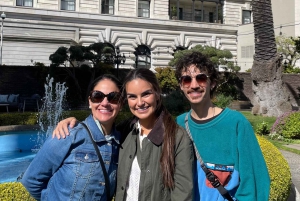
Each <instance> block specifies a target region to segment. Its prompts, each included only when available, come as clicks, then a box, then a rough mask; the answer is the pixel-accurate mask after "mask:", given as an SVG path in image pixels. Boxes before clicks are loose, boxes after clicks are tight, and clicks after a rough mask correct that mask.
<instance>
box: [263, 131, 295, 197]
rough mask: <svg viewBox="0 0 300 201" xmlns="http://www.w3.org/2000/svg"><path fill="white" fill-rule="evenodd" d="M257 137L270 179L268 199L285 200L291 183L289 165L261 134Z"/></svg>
mask: <svg viewBox="0 0 300 201" xmlns="http://www.w3.org/2000/svg"><path fill="white" fill-rule="evenodd" d="M257 139H258V143H259V145H260V148H261V150H262V153H263V155H264V158H265V161H266V164H267V167H268V171H269V175H270V179H271V187H270V196H269V201H286V200H287V198H288V197H289V194H290V187H291V183H292V179H291V173H290V168H289V165H288V163H287V161H286V160H285V158H284V157H283V156H282V154H281V153H280V151H279V150H278V149H277V148H276V147H275V146H274V145H273V144H272V143H270V142H269V141H268V140H266V139H265V138H263V137H261V136H257Z"/></svg>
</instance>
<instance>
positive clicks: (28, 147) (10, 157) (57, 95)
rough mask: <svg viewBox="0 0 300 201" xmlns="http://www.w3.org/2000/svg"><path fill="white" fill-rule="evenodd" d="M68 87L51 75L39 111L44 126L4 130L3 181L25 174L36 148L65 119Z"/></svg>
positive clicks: (0, 149) (0, 150) (0, 140)
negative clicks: (35, 129)
mask: <svg viewBox="0 0 300 201" xmlns="http://www.w3.org/2000/svg"><path fill="white" fill-rule="evenodd" d="M67 89H68V88H67V87H66V86H65V83H62V84H61V83H54V79H53V78H50V76H48V77H47V78H46V84H45V96H44V98H43V105H42V107H41V109H40V111H39V115H38V124H39V126H40V130H39V131H7V132H2V133H1V132H0V172H1V173H3V172H5V174H0V183H3V182H11V181H16V180H17V178H21V176H22V174H23V172H24V171H25V170H26V168H27V167H28V165H29V164H30V162H31V161H32V160H33V158H34V157H35V154H36V152H37V151H38V150H39V149H40V147H41V146H42V145H43V143H44V142H45V140H46V138H47V137H48V136H49V135H51V133H52V131H53V129H54V126H55V125H56V124H57V123H58V122H59V121H60V120H61V118H62V113H63V108H64V107H65V101H64V100H65V96H66V91H67Z"/></svg>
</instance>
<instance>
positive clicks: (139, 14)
mask: <svg viewBox="0 0 300 201" xmlns="http://www.w3.org/2000/svg"><path fill="white" fill-rule="evenodd" d="M140 3H143V4H144V5H146V3H147V4H148V7H147V8H141V7H140V5H141V4H140ZM144 11H148V12H146V14H148V15H147V16H144V15H143V14H145V12H144ZM138 17H145V18H150V1H149V0H138Z"/></svg>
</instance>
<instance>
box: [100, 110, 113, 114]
mask: <svg viewBox="0 0 300 201" xmlns="http://www.w3.org/2000/svg"><path fill="white" fill-rule="evenodd" d="M99 111H100V112H101V113H103V114H107V113H112V111H113V110H108V109H100V110H99Z"/></svg>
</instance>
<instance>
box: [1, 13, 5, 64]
mask: <svg viewBox="0 0 300 201" xmlns="http://www.w3.org/2000/svg"><path fill="white" fill-rule="evenodd" d="M5 18H6V15H5V13H4V12H2V14H1V19H2V23H1V43H0V48H1V50H0V65H2V41H3V21H4V19H5Z"/></svg>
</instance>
